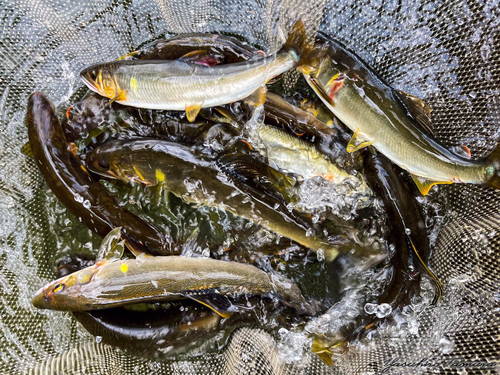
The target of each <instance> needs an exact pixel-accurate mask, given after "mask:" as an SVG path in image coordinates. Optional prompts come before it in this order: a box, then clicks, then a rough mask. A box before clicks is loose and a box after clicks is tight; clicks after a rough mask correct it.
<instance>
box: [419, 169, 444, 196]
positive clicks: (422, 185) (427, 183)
mask: <svg viewBox="0 0 500 375" xmlns="http://www.w3.org/2000/svg"><path fill="white" fill-rule="evenodd" d="M411 177H412V178H413V181H415V184H416V185H417V187H418V190H420V193H422V195H427V194H428V193H429V190H431V187H433V186H434V185H438V184H446V185H449V184H452V183H453V181H433V180H428V179H426V178H424V177H420V176H417V175H415V174H413V173H412V174H411Z"/></svg>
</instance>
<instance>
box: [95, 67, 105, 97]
mask: <svg viewBox="0 0 500 375" xmlns="http://www.w3.org/2000/svg"><path fill="white" fill-rule="evenodd" d="M95 83H96V85H99V86H100V87H101V91H102V92H104V84H103V81H102V70H99V73H98V74H97V79H96V82H95Z"/></svg>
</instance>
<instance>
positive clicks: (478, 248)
mask: <svg viewBox="0 0 500 375" xmlns="http://www.w3.org/2000/svg"><path fill="white" fill-rule="evenodd" d="M0 17H1V19H2V23H1V24H0V35H1V36H2V37H1V38H0V94H1V97H0V109H1V110H0V124H1V128H0V129H1V130H0V166H1V167H0V206H1V211H0V306H1V307H0V338H1V344H0V370H2V371H3V372H4V373H20V372H23V371H27V372H30V373H36V374H38V373H47V374H124V373H125V374H148V373H151V374H153V373H155V374H156V373H176V374H194V373H197V374H209V373H210V374H212V373H220V374H289V373H290V374H302V373H309V374H316V373H318V374H321V373H358V374H361V373H366V374H368V373H383V372H384V371H386V372H387V373H401V374H406V373H460V374H465V373H469V374H471V373H495V372H496V373H500V364H499V361H500V355H499V353H500V328H499V327H500V310H499V308H500V287H499V284H500V282H499V278H500V277H499V271H498V270H499V265H500V237H499V230H500V217H499V215H500V203H499V202H500V199H499V193H498V192H496V191H493V190H491V189H487V188H482V187H476V186H444V187H442V188H441V189H440V192H439V202H441V203H440V206H439V207H435V209H436V211H437V212H438V217H439V219H440V220H442V221H443V222H444V224H443V226H442V228H441V230H440V232H439V233H438V234H437V239H436V241H435V246H434V250H433V256H432V260H431V265H432V266H433V269H434V271H435V273H436V274H437V276H438V277H439V278H440V279H441V280H442V281H443V282H444V283H445V288H444V297H443V300H442V301H441V302H440V303H439V304H438V305H437V306H435V307H427V306H424V307H422V310H421V311H418V314H417V315H418V319H417V320H416V321H415V322H413V323H414V325H413V326H412V327H410V328H409V329H406V330H403V331H402V332H403V333H401V331H398V333H397V334H396V333H395V331H392V330H391V329H390V328H388V329H385V330H382V332H381V333H380V334H378V335H375V336H374V337H373V338H372V339H371V340H369V341H368V344H365V345H363V346H360V347H356V348H353V349H352V350H350V351H349V352H348V354H346V355H345V356H343V357H342V358H341V360H340V361H339V363H337V365H336V366H335V367H333V368H332V367H327V366H326V365H324V364H323V363H322V362H321V360H320V359H319V358H317V357H316V356H314V355H308V356H305V357H303V358H302V360H301V361H300V362H294V363H287V362H286V361H285V359H284V358H282V356H281V353H282V351H280V350H279V346H278V345H277V344H278V343H277V339H276V338H273V337H272V336H271V335H269V334H267V333H265V332H264V331H262V330H259V329H250V328H242V329H240V330H237V331H236V332H235V333H234V334H233V335H232V337H231V340H230V343H229V345H228V346H227V347H226V348H224V349H222V350H221V351H220V352H219V353H216V354H207V355H205V356H203V357H201V358H200V357H198V358H195V359H180V360H177V361H163V362H154V361H151V360H147V359H144V358H141V357H134V356H133V355H130V354H125V353H123V352H121V351H119V350H117V349H115V348H113V347H111V346H107V345H103V344H99V343H96V342H95V339H94V338H93V337H91V336H90V335H89V334H88V333H86V332H85V331H84V330H83V328H81V327H80V326H79V324H78V323H76V321H75V320H74V319H73V318H72V317H71V316H70V315H69V314H63V313H59V312H50V311H38V310H35V309H34V308H33V307H32V306H31V297H32V296H33V294H34V292H36V290H37V289H38V288H39V287H40V286H41V285H43V284H44V283H46V282H47V281H49V280H52V279H53V278H54V266H55V262H56V259H57V254H59V253H58V252H59V251H60V249H59V248H58V247H59V246H62V244H61V243H59V242H58V238H59V237H57V236H54V230H55V229H54V228H60V227H61V226H64V225H65V226H66V227H67V228H68V231H69V233H80V234H78V235H75V236H74V238H73V239H72V240H71V241H68V242H66V243H65V244H64V246H72V247H74V248H82V247H85V246H88V247H90V246H91V245H92V241H94V242H95V241H96V240H95V238H94V237H93V236H92V235H90V234H88V233H87V231H86V230H85V229H83V227H82V225H81V224H80V223H78V222H77V221H76V220H75V219H74V218H72V217H71V216H70V215H69V214H68V213H67V212H66V211H65V209H64V207H62V206H61V205H60V204H59V203H58V202H57V201H56V199H55V197H54V196H53V194H52V193H51V192H50V191H49V189H48V187H47V186H46V185H45V182H44V181H43V178H42V177H41V175H40V173H39V172H38V170H37V168H36V165H35V163H34V162H33V160H31V159H30V158H28V157H26V156H25V155H23V154H22V153H21V152H20V149H21V147H22V145H23V144H24V143H25V142H26V141H27V132H26V127H25V125H24V116H25V112H26V103H27V99H28V96H29V95H30V94H31V93H32V92H34V91H43V92H44V93H45V94H46V95H48V97H50V98H51V100H52V101H54V102H55V103H56V104H57V105H59V106H61V107H65V108H67V107H68V106H69V104H70V102H71V96H72V95H73V93H74V92H75V91H76V90H77V89H79V88H80V87H81V84H80V82H79V77H78V72H79V71H80V70H81V69H83V68H84V67H87V66H89V65H91V64H92V63H97V62H102V61H109V60H113V59H115V58H117V57H119V56H121V55H124V54H126V53H129V52H131V51H133V50H136V49H137V48H138V47H139V46H141V45H143V44H144V43H146V42H148V41H153V40H156V39H158V38H159V37H162V36H165V35H167V36H168V35H173V34H178V33H185V32H225V33H234V34H238V35H241V36H243V37H245V38H247V39H248V40H249V41H250V42H251V43H255V44H258V45H260V46H262V48H263V49H265V50H267V51H268V52H269V51H273V50H275V49H277V48H278V47H279V46H280V45H281V44H282V41H283V35H287V33H288V30H289V29H290V27H291V25H292V23H293V21H294V20H296V19H298V18H301V19H303V20H304V23H305V25H306V28H307V30H308V31H310V32H311V36H312V35H313V33H314V31H315V30H316V29H318V28H319V29H320V30H322V31H324V32H325V33H327V34H329V35H332V36H334V37H335V38H337V39H339V40H340V41H342V42H344V43H345V44H346V45H347V46H348V47H350V48H351V49H352V50H354V51H356V52H357V53H358V54H359V55H360V56H361V57H362V58H363V59H365V60H366V61H367V62H368V64H369V65H370V66H372V67H373V68H374V69H375V70H376V71H377V72H378V73H379V74H380V75H381V76H383V77H384V78H386V79H387V80H388V81H389V82H390V83H391V84H392V85H393V86H394V87H396V88H398V89H402V90H404V91H406V92H410V93H412V94H414V95H417V96H419V97H421V98H423V99H425V100H426V101H427V102H428V103H429V105H430V106H431V107H432V108H433V119H434V122H435V126H436V129H437V138H438V140H439V141H440V142H442V143H443V144H445V145H447V146H453V145H465V146H468V147H469V148H470V149H471V151H472V155H473V157H481V156H483V155H485V154H487V153H488V152H489V151H491V150H492V148H493V147H494V146H495V145H496V144H497V141H498V138H499V135H500V134H499V130H500V106H499V101H500V94H499V89H500V72H499V70H498V67H499V66H500V53H499V51H498V45H499V33H498V29H499V22H498V20H500V8H499V7H498V4H497V3H496V2H495V1H489V2H467V1H465V0H453V1H446V2H442V1H434V0H431V1H416V2H407V1H403V2H401V1H391V0H388V1H385V0H383V1H369V2H361V1H359V2H351V1H347V0H341V1H323V0H315V1H313V2H309V3H304V2H301V1H296V0H289V1H288V0H283V1H260V0H259V1H252V0H249V1H241V0H238V1H214V0H202V1H191V0H186V1H181V0H173V1H163V0H156V1H152V0H138V1H108V0H97V1H90V0H84V1H79V2H73V1H62V0H50V1H49V0H46V1H43V0H31V1H23V0H7V1H3V2H2V3H1V4H0ZM289 79H292V80H290V81H289V82H293V76H292V77H289ZM61 223H62V224H61ZM72 236H73V235H70V236H69V237H72ZM87 244H89V245H87ZM465 371H466V372H465Z"/></svg>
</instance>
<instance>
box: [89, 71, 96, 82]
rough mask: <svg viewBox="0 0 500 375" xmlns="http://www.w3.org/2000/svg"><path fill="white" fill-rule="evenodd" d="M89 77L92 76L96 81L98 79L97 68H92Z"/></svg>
mask: <svg viewBox="0 0 500 375" xmlns="http://www.w3.org/2000/svg"><path fill="white" fill-rule="evenodd" d="M89 77H90V78H91V79H92V80H93V81H95V80H96V79H97V72H96V71H95V70H91V71H90V72H89Z"/></svg>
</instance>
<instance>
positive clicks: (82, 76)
mask: <svg viewBox="0 0 500 375" xmlns="http://www.w3.org/2000/svg"><path fill="white" fill-rule="evenodd" d="M88 74H89V72H88V70H83V71H82V72H81V73H80V79H81V80H82V82H83V83H84V84H85V86H87V87H88V88H89V89H91V90H92V91H94V92H95V93H97V94H100V93H99V90H98V89H97V87H96V86H95V84H94V83H92V82H91V81H90V79H89V78H88V77H87V76H88Z"/></svg>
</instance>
